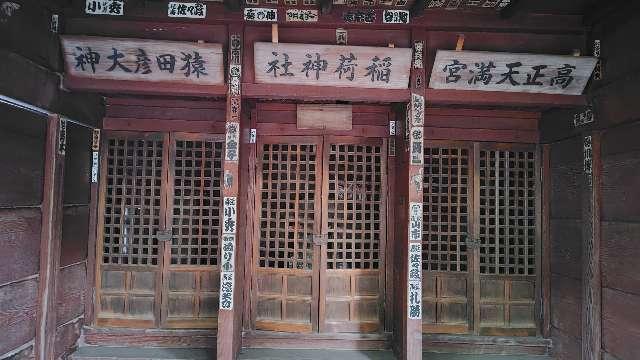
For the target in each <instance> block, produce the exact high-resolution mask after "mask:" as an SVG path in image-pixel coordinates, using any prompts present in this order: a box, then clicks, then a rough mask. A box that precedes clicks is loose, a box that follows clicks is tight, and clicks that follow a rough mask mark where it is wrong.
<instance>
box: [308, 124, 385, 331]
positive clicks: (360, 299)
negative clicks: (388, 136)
mask: <svg viewBox="0 0 640 360" xmlns="http://www.w3.org/2000/svg"><path fill="white" fill-rule="evenodd" d="M324 162H325V164H324V181H323V186H324V188H323V194H324V196H323V201H324V205H323V218H324V220H323V234H325V235H324V236H325V237H326V239H324V243H323V245H322V254H323V260H322V270H321V273H320V279H321V282H320V284H321V285H320V289H321V291H320V330H321V331H322V332H374V331H378V330H379V329H380V328H381V327H382V326H381V325H382V324H383V322H382V319H383V315H384V314H383V312H382V309H383V308H384V306H383V302H384V298H383V297H384V249H385V244H386V227H385V226H386V223H385V220H386V217H385V216H386V215H385V214H386V146H384V143H383V140H362V139H348V138H339V137H327V138H325V152H324Z"/></svg>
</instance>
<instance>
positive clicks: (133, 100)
mask: <svg viewBox="0 0 640 360" xmlns="http://www.w3.org/2000/svg"><path fill="white" fill-rule="evenodd" d="M105 105H107V107H108V106H110V105H130V106H157V107H176V108H189V109H224V108H225V107H226V104H225V102H224V101H219V100H218V101H216V100H187V99H184V98H155V97H154V98H144V97H133V96H126V97H107V98H105Z"/></svg>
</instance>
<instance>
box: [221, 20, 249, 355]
mask: <svg viewBox="0 0 640 360" xmlns="http://www.w3.org/2000/svg"><path fill="white" fill-rule="evenodd" d="M241 64H242V27H241V26H239V25H230V26H229V73H228V77H227V82H228V84H229V90H228V93H227V117H226V135H225V158H224V166H223V170H224V175H223V177H224V180H223V182H224V190H223V196H224V198H223V212H224V215H223V224H222V228H223V231H222V251H221V260H220V270H221V271H220V310H219V313H218V338H217V359H218V360H232V359H235V357H236V345H237V344H238V342H239V341H240V339H239V336H240V330H241V329H240V326H239V324H240V322H236V318H237V316H236V313H235V312H236V311H240V312H241V311H242V308H243V306H242V288H238V289H236V288H235V281H236V275H237V274H236V272H237V271H242V269H240V270H237V271H236V269H235V267H236V266H235V264H242V263H243V261H242V259H236V256H237V255H238V254H237V251H236V249H237V247H238V246H242V245H241V244H240V242H239V239H238V226H237V223H238V221H237V220H238V216H237V213H238V212H237V211H238V188H239V183H240V181H239V178H238V174H239V172H238V169H239V161H240V114H241V110H242V109H241V102H242V101H241V86H240V85H241V81H242V67H241Z"/></svg>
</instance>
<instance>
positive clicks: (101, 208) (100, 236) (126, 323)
mask: <svg viewBox="0 0 640 360" xmlns="http://www.w3.org/2000/svg"><path fill="white" fill-rule="evenodd" d="M115 136H121V137H126V136H131V137H134V138H142V139H146V138H152V137H159V138H162V139H163V150H162V154H163V155H162V166H163V168H165V169H166V166H167V162H168V161H169V159H168V144H167V143H166V142H167V141H168V138H169V135H168V134H165V133H163V132H159V131H152V132H148V131H128V130H125V131H121V130H104V131H103V132H102V136H101V139H100V142H101V145H100V149H101V152H100V169H102V171H101V172H100V182H99V184H98V186H99V196H98V210H97V217H98V218H97V222H96V223H97V229H96V234H97V235H96V242H95V246H96V247H95V252H96V257H95V259H96V261H95V264H93V266H94V269H95V297H94V304H93V308H94V312H93V314H94V319H93V323H94V324H95V325H97V326H105V327H135V328H141V329H149V328H158V327H159V326H160V317H161V314H160V311H161V293H162V290H161V284H162V268H163V261H164V259H163V256H158V265H157V267H158V270H157V271H156V274H155V281H156V288H155V295H154V296H155V299H154V320H153V321H149V320H127V319H116V318H103V319H101V318H100V317H99V314H100V308H101V302H100V287H101V284H102V272H101V269H100V268H101V266H102V265H103V264H102V263H103V261H102V256H103V243H104V215H105V207H106V188H107V182H106V179H107V171H106V169H107V157H108V141H109V140H110V139H111V138H113V137H115ZM167 181H168V179H167V178H166V171H163V174H162V180H161V189H160V199H161V201H160V217H159V227H160V228H164V227H165V226H166V224H165V221H166V218H165V217H164V216H163V215H164V214H165V213H166V193H167ZM164 248H165V244H164V243H162V242H161V243H159V247H158V254H159V255H160V254H163V253H164ZM98 255H100V256H98ZM90 266H91V265H90ZM113 267H114V268H122V269H123V270H127V269H131V268H132V267H135V266H132V265H116V266H113Z"/></svg>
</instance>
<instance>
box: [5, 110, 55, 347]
mask: <svg viewBox="0 0 640 360" xmlns="http://www.w3.org/2000/svg"><path fill="white" fill-rule="evenodd" d="M45 133H46V118H42V117H39V116H37V115H33V114H30V113H26V112H24V111H20V110H15V109H12V108H9V107H8V106H0V168H1V169H3V175H2V176H0V248H2V251H0V264H2V266H0V334H3V335H2V336H0V358H3V354H9V353H12V352H15V351H17V350H18V349H23V350H22V351H20V352H22V353H23V354H24V355H25V356H27V355H28V354H30V353H32V348H33V341H34V339H35V333H36V311H37V309H38V285H39V276H38V274H39V271H40V268H39V258H40V230H41V221H42V219H41V210H40V204H41V202H42V187H43V167H44V147H45Z"/></svg>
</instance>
